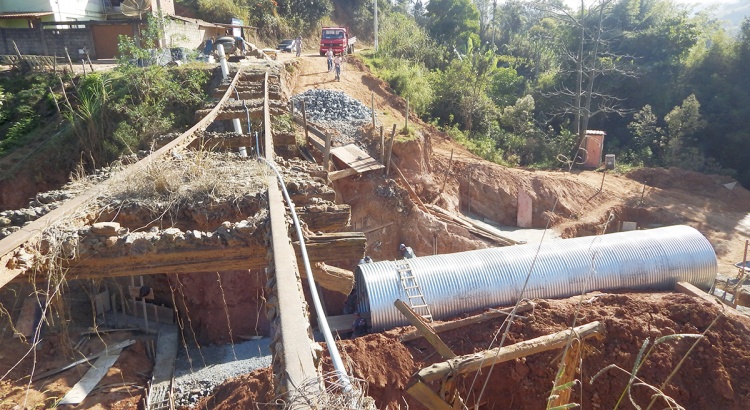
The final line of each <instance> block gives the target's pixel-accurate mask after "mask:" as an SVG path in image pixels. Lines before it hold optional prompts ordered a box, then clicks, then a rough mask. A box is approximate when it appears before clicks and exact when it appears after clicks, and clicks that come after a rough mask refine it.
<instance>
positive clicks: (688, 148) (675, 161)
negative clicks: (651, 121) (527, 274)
mask: <svg viewBox="0 0 750 410" xmlns="http://www.w3.org/2000/svg"><path fill="white" fill-rule="evenodd" d="M700 107H701V105H700V103H699V102H698V100H697V99H696V98H695V95H690V96H689V97H687V98H685V100H684V101H683V102H682V105H680V106H677V107H674V109H673V110H672V111H670V113H669V114H667V115H666V116H664V122H666V124H667V127H666V129H667V135H666V138H665V141H663V143H662V145H663V146H664V147H665V158H664V160H665V163H666V165H672V166H679V167H682V168H688V169H696V168H697V169H700V167H701V166H702V164H703V160H702V156H701V155H700V153H699V152H698V150H697V149H696V148H695V146H694V141H695V139H694V137H695V136H696V134H697V133H698V132H700V131H702V130H703V129H704V128H705V127H706V121H705V120H703V118H701V114H700ZM691 143H692V144H691ZM696 160H698V162H696ZM696 166H697V167H696Z"/></svg>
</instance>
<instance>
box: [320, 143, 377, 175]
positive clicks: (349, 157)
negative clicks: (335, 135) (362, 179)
mask: <svg viewBox="0 0 750 410" xmlns="http://www.w3.org/2000/svg"><path fill="white" fill-rule="evenodd" d="M331 155H333V156H334V157H336V158H338V159H339V160H340V161H341V162H343V163H345V164H346V165H347V166H349V167H350V168H352V169H354V170H356V171H357V173H360V174H362V173H364V172H367V171H374V170H376V169H382V168H384V167H383V164H381V163H380V162H378V161H377V160H376V159H375V158H373V157H371V156H370V155H369V154H367V153H366V152H364V151H362V150H361V149H360V148H359V147H358V146H356V145H354V144H347V145H344V146H343V147H336V148H334V149H332V150H331Z"/></svg>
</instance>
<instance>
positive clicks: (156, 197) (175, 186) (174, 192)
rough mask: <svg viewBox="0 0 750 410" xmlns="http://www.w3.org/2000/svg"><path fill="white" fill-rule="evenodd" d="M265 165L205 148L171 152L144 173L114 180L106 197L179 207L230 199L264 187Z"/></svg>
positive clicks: (158, 205) (159, 206)
mask: <svg viewBox="0 0 750 410" xmlns="http://www.w3.org/2000/svg"><path fill="white" fill-rule="evenodd" d="M265 175H266V170H265V167H263V166H261V165H259V164H258V163H257V162H255V161H253V160H250V159H241V158H239V157H237V156H236V155H235V154H230V153H216V152H208V151H189V152H181V153H174V154H173V155H171V156H170V157H167V158H164V159H162V160H160V161H156V162H153V163H152V164H151V165H149V166H148V168H147V169H146V171H145V172H143V173H141V174H138V175H132V176H130V177H129V178H127V179H125V180H122V181H117V183H115V184H113V185H114V189H113V190H112V191H111V192H110V193H109V196H110V197H112V198H115V199H120V200H134V201H139V202H145V203H149V202H151V203H153V204H154V205H155V207H156V208H162V207H163V204H164V203H167V204H171V205H176V206H180V205H183V204H191V203H199V202H202V201H219V200H232V199H236V198H239V197H242V196H244V195H246V194H248V193H250V192H258V191H260V190H263V189H265V181H266V178H265Z"/></svg>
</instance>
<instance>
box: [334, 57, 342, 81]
mask: <svg viewBox="0 0 750 410" xmlns="http://www.w3.org/2000/svg"><path fill="white" fill-rule="evenodd" d="M342 64H344V57H342V56H336V58H334V59H333V67H334V69H335V70H336V81H341V65H342Z"/></svg>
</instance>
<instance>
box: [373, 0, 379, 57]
mask: <svg viewBox="0 0 750 410" xmlns="http://www.w3.org/2000/svg"><path fill="white" fill-rule="evenodd" d="M372 3H373V9H374V10H373V13H372V14H373V15H374V16H375V30H374V31H375V41H374V47H375V51H378V0H372Z"/></svg>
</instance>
